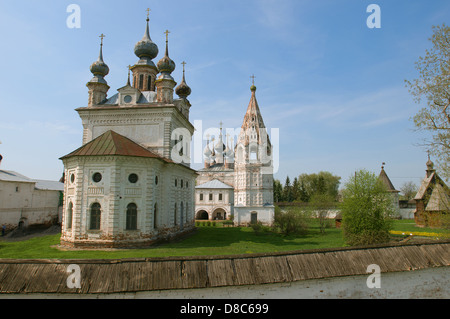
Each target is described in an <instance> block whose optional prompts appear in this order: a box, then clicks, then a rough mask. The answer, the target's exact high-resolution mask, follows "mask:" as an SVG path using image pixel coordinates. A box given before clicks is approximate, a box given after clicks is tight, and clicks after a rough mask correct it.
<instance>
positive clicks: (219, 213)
mask: <svg viewBox="0 0 450 319" xmlns="http://www.w3.org/2000/svg"><path fill="white" fill-rule="evenodd" d="M212 219H213V220H225V219H227V212H226V211H225V210H224V209H223V208H217V209H216V210H214V212H213V213H212Z"/></svg>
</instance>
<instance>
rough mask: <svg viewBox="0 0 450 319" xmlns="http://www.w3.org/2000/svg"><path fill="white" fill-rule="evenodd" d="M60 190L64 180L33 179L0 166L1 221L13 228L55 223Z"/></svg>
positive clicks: (62, 188)
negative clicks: (0, 168)
mask: <svg viewBox="0 0 450 319" xmlns="http://www.w3.org/2000/svg"><path fill="white" fill-rule="evenodd" d="M63 190H64V184H63V183H61V182H58V181H47V180H36V179H31V178H28V177H26V176H24V175H22V174H19V173H17V172H14V171H7V170H0V225H5V226H6V228H7V229H14V228H16V227H28V226H32V225H51V224H54V223H57V222H58V221H59V220H60V217H59V212H60V209H61V205H60V197H61V194H62V191H63Z"/></svg>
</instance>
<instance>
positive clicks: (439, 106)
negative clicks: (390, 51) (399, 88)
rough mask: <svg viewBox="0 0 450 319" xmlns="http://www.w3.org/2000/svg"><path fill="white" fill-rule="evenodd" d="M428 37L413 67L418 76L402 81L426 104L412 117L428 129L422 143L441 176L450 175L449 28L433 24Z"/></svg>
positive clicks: (425, 129)
mask: <svg viewBox="0 0 450 319" xmlns="http://www.w3.org/2000/svg"><path fill="white" fill-rule="evenodd" d="M432 29H433V35H432V36H431V38H430V39H429V40H430V41H431V43H432V47H431V49H429V50H426V51H425V52H426V53H425V56H424V57H419V60H418V61H417V62H416V64H415V65H416V70H417V71H418V72H419V77H418V78H417V79H414V80H412V81H408V80H405V82H406V86H407V87H409V92H410V93H411V94H412V95H413V97H414V99H415V101H416V102H417V103H420V102H421V100H422V98H425V99H426V101H427V107H424V108H422V109H421V110H420V111H419V112H418V113H417V114H416V115H415V116H414V118H413V120H414V124H415V126H416V127H417V129H418V130H423V131H427V132H430V133H431V135H432V137H431V139H427V140H425V144H424V145H425V146H427V148H429V150H430V152H431V154H432V155H434V156H435V157H436V159H437V161H436V162H437V164H438V166H439V168H440V171H441V173H442V174H441V175H442V176H445V177H446V178H447V179H448V178H450V27H448V26H446V25H445V24H443V25H442V26H433V28H432Z"/></svg>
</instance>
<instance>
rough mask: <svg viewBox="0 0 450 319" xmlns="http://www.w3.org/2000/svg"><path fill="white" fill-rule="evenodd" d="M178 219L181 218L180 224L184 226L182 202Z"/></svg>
mask: <svg viewBox="0 0 450 319" xmlns="http://www.w3.org/2000/svg"><path fill="white" fill-rule="evenodd" d="M180 217H181V222H180V224H181V225H183V224H184V218H185V216H184V210H183V202H181V203H180Z"/></svg>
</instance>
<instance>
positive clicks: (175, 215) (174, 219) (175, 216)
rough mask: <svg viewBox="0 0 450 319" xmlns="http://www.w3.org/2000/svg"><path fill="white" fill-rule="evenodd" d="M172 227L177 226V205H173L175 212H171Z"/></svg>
mask: <svg viewBox="0 0 450 319" xmlns="http://www.w3.org/2000/svg"><path fill="white" fill-rule="evenodd" d="M173 225H174V226H176V225H177V203H175V210H174V212H173Z"/></svg>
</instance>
